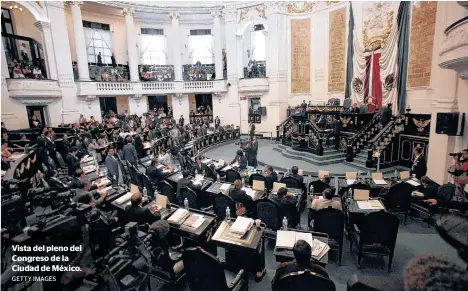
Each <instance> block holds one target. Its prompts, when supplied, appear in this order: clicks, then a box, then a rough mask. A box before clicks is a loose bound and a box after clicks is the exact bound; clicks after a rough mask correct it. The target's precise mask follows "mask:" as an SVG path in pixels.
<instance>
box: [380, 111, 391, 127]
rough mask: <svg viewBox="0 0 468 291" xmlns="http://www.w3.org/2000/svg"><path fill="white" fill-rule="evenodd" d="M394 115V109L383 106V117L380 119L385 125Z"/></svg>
mask: <svg viewBox="0 0 468 291" xmlns="http://www.w3.org/2000/svg"><path fill="white" fill-rule="evenodd" d="M391 117H392V110H391V109H390V108H388V107H384V108H382V118H381V119H380V123H381V124H382V125H383V126H385V125H387V124H388V123H389V122H390V118H391Z"/></svg>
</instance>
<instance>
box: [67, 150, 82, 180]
mask: <svg viewBox="0 0 468 291" xmlns="http://www.w3.org/2000/svg"><path fill="white" fill-rule="evenodd" d="M67 167H68V175H69V176H72V177H73V176H74V175H75V171H76V169H79V168H80V167H81V164H80V160H78V158H77V157H75V156H74V155H72V154H68V155H67Z"/></svg>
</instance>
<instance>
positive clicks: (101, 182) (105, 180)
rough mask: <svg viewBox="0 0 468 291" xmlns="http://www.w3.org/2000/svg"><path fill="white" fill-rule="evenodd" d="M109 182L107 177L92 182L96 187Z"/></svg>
mask: <svg viewBox="0 0 468 291" xmlns="http://www.w3.org/2000/svg"><path fill="white" fill-rule="evenodd" d="M110 182H111V181H110V180H109V179H107V178H102V179H101V181H100V182H99V183H94V184H96V186H98V187H101V186H105V185H108V184H110Z"/></svg>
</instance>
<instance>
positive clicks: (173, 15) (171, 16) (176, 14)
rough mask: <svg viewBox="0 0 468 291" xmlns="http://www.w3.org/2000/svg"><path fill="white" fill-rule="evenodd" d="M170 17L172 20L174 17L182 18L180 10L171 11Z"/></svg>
mask: <svg viewBox="0 0 468 291" xmlns="http://www.w3.org/2000/svg"><path fill="white" fill-rule="evenodd" d="M169 18H170V19H171V20H173V19H177V20H179V19H180V14H179V12H169Z"/></svg>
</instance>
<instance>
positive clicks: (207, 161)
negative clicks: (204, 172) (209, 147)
mask: <svg viewBox="0 0 468 291" xmlns="http://www.w3.org/2000/svg"><path fill="white" fill-rule="evenodd" d="M210 162H211V159H204V160H202V163H203V164H209V163H210Z"/></svg>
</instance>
